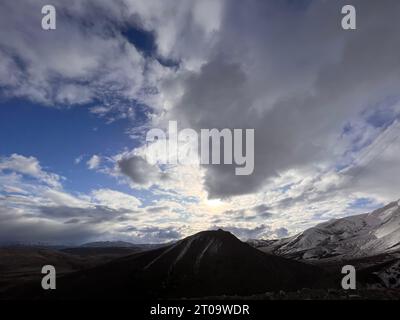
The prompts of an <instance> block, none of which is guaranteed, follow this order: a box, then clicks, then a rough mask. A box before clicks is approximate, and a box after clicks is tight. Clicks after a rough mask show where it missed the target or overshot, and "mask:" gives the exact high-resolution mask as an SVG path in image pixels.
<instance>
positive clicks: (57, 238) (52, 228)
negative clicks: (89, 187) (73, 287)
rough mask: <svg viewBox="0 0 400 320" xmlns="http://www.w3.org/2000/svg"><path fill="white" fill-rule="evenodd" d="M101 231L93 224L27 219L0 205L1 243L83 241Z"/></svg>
mask: <svg viewBox="0 0 400 320" xmlns="http://www.w3.org/2000/svg"><path fill="white" fill-rule="evenodd" d="M100 234H101V232H100V231H99V230H97V229H96V227H95V226H93V225H79V224H68V225H66V224H63V223H58V222H55V221H50V220H38V219H37V218H36V219H35V218H33V217H32V218H31V219H27V218H26V217H21V216H19V215H18V214H17V212H15V211H14V210H13V209H10V208H7V207H0V243H7V242H28V243H32V242H33V243H35V242H42V243H58V244H61V243H70V244H71V243H74V244H75V243H81V242H84V241H88V240H90V239H92V238H94V237H96V236H99V235H100Z"/></svg>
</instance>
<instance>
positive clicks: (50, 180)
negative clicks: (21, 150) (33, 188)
mask: <svg viewBox="0 0 400 320" xmlns="http://www.w3.org/2000/svg"><path fill="white" fill-rule="evenodd" d="M6 170H11V171H14V172H17V173H21V174H24V175H27V176H30V177H33V178H35V179H38V180H39V181H40V182H43V183H45V184H47V185H49V186H50V187H55V188H57V187H60V186H61V184H60V180H61V179H62V178H61V177H60V176H59V175H57V174H54V173H48V172H45V171H43V169H42V167H41V166H40V164H39V161H38V160H37V159H36V158H35V157H25V156H22V155H19V154H15V153H14V154H12V155H11V156H9V157H2V158H0V171H6Z"/></svg>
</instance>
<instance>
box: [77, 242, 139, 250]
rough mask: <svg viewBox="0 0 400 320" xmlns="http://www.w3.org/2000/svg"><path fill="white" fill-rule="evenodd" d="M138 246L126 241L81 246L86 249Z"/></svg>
mask: <svg viewBox="0 0 400 320" xmlns="http://www.w3.org/2000/svg"><path fill="white" fill-rule="evenodd" d="M136 246H137V245H136V244H134V243H131V242H126V241H97V242H88V243H84V244H83V245H81V247H84V248H131V247H136Z"/></svg>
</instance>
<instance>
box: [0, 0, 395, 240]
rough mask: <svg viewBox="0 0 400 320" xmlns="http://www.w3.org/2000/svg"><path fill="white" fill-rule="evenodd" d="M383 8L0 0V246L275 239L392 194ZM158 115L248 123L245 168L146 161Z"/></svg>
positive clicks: (390, 96) (215, 124)
mask: <svg viewBox="0 0 400 320" xmlns="http://www.w3.org/2000/svg"><path fill="white" fill-rule="evenodd" d="M46 4H52V5H53V6H54V7H55V8H56V14H57V21H56V29H55V30H48V31H45V30H43V29H42V28H41V20H42V18H43V14H42V13H41V8H42V6H43V5H46ZM346 4H351V5H353V6H354V7H355V8H356V13H357V14H356V19H357V20H356V21H357V28H356V30H343V29H342V27H341V19H342V17H343V15H342V14H341V8H342V7H343V6H344V5H346ZM399 14H400V3H399V2H398V1H396V0H380V1H376V0H363V1H360V0H358V1H356V0H351V1H350V2H349V1H346V2H344V1H323V0H307V1H305V0H304V1H303V0H302V1H291V0H280V1H278V0H267V1H256V0H245V1H228V0H201V1H200V0H198V1H197V0H170V1H164V0H147V1H139V0H118V1H106V0H96V1H94V0H71V1H62V0H50V1H49V0H46V1H41V0H24V1H18V2H15V1H12V0H3V1H1V4H0V243H8V242H33V243H36V242H42V243H52V244H53V243H54V244H59V243H68V244H81V243H84V242H89V241H98V240H124V241H131V242H136V243H150V242H157V243H159V242H168V241H174V240H177V239H180V238H182V237H185V236H188V235H190V234H193V233H195V232H198V231H201V230H207V229H215V228H224V229H226V230H229V231H231V232H233V233H234V234H235V235H236V236H238V237H240V238H241V239H249V238H265V239H269V238H281V237H287V236H291V235H294V234H296V233H298V232H301V231H303V230H305V229H306V228H309V227H312V226H315V225H316V224H318V223H320V222H324V221H327V220H330V219H335V218H341V217H345V216H348V215H354V214H360V213H364V212H369V211H371V210H374V209H376V208H379V207H380V206H383V205H384V204H386V203H388V202H391V201H395V200H398V199H399V198H400V195H399V193H400V192H399V189H398V186H399V183H398V177H399V176H400V166H399V163H400V162H399V161H400V139H398V137H399V134H400V124H399V114H400V95H399V93H398V92H399V91H398V88H399V85H400V72H399V71H400V57H399V55H398V52H400V38H399V36H398V35H399V34H400V20H399V19H398V15H399ZM169 121H177V123H178V127H179V128H180V129H183V128H191V129H194V130H196V131H197V132H199V131H200V130H201V129H212V128H218V129H222V128H229V129H254V132H255V146H254V147H255V148H254V152H255V154H254V156H255V166H254V172H253V173H252V174H251V175H248V176H238V175H235V167H234V166H233V165H201V166H199V165H183V164H162V163H156V164H153V163H149V162H148V161H147V155H148V154H147V153H148V152H149V148H148V144H147V143H146V139H145V137H146V133H147V132H148V131H149V130H150V129H152V128H161V129H165V130H166V129H167V128H168V123H169ZM151 148H153V149H152V150H153V151H154V150H156V151H157V150H158V151H160V148H161V147H160V141H156V142H154V143H153V144H152V145H151Z"/></svg>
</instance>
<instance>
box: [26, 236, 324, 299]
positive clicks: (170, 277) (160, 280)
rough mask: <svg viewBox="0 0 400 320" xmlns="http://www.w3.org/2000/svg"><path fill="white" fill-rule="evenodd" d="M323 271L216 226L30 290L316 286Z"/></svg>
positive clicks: (66, 294)
mask: <svg viewBox="0 0 400 320" xmlns="http://www.w3.org/2000/svg"><path fill="white" fill-rule="evenodd" d="M324 276H325V274H324V271H323V270H322V269H320V268H319V267H316V266H311V265H307V264H304V263H300V262H297V261H290V260H287V259H285V258H282V257H277V256H273V255H269V254H265V253H263V252H261V251H260V250H257V249H255V248H253V247H251V246H250V245H248V244H246V243H244V242H241V241H240V240H239V239H237V238H236V237H235V236H233V235H232V234H231V233H229V232H225V231H222V230H218V231H203V232H200V233H197V234H195V235H193V236H190V237H187V238H185V239H183V240H181V241H178V242H177V243H175V244H172V245H169V246H167V247H162V248H158V249H154V250H149V251H144V252H139V253H136V254H132V255H130V256H126V257H122V258H119V259H116V260H114V261H111V262H109V263H106V264H104V265H102V266H98V267H95V268H92V269H89V270H84V271H79V272H75V273H72V274H69V275H66V276H64V277H61V278H60V279H58V280H57V290H55V291H53V292H48V291H47V292H43V291H40V292H36V293H34V292H33V293H32V292H30V293H29V295H30V296H31V297H32V296H37V297H38V298H56V299H57V298H67V299H68V298H71V299H82V298H83V299H85V298H89V299H93V298H125V299H126V298H139V299H141V298H163V297H164V298H174V297H204V296H216V295H224V294H227V295H228V294H229V295H236V294H238V295H249V294H254V293H262V292H266V291H279V290H297V289H301V288H305V287H308V288H310V287H315V286H316V284H318V285H322V283H323V282H324V281H325V280H322V279H323V278H324ZM27 292H29V290H26V288H25V289H24V294H27ZM43 295H44V296H43Z"/></svg>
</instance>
